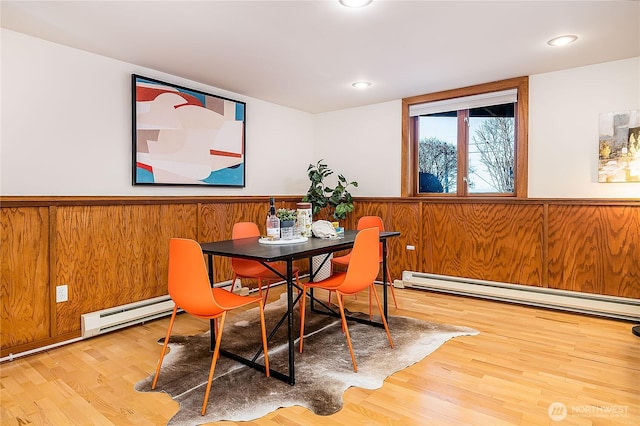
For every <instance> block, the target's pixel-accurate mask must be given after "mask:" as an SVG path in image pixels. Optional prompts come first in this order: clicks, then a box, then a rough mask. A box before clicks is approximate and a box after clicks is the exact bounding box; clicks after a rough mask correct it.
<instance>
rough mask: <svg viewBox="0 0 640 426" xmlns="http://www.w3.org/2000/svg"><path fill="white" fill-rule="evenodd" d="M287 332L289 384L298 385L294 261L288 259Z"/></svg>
mask: <svg viewBox="0 0 640 426" xmlns="http://www.w3.org/2000/svg"><path fill="white" fill-rule="evenodd" d="M287 316H288V318H287V331H288V335H289V384H290V385H294V384H295V383H296V375H295V356H294V339H293V260H292V259H287Z"/></svg>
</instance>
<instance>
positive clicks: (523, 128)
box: [400, 76, 529, 198]
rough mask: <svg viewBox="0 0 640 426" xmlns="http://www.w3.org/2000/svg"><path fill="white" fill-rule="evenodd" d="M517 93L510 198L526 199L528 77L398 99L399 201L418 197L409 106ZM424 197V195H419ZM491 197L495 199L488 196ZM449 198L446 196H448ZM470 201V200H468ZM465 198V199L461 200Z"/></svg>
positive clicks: (415, 158)
mask: <svg viewBox="0 0 640 426" xmlns="http://www.w3.org/2000/svg"><path fill="white" fill-rule="evenodd" d="M507 89H518V102H517V112H516V123H515V124H516V141H517V142H516V146H515V168H516V170H515V178H516V187H515V188H514V194H513V196H514V197H515V198H527V196H528V192H527V191H528V179H527V177H528V153H529V148H528V127H529V77H526V76H525V77H516V78H512V79H508V80H501V81H495V82H492V83H486V84H478V85H475V86H469V87H463V88H460V89H452V90H445V91H442V92H437V93H429V94H426V95H418V96H412V97H409V98H404V99H402V162H401V181H402V182H401V191H400V194H401V196H402V197H416V196H418V195H419V194H418V175H417V173H416V172H415V170H417V169H418V167H417V161H418V152H417V147H416V146H414V144H413V143H411V141H412V139H413V138H412V135H414V134H415V132H416V131H417V129H415V126H414V125H413V124H412V123H414V120H412V119H411V118H410V117H409V106H410V105H414V104H420V103H425V102H434V101H439V100H443V99H450V98H459V97H462V96H470V95H477V94H481V93H488V92H496V91H498V90H507ZM423 196H424V195H423ZM453 196H454V197H457V195H453ZM473 196H474V197H476V196H477V197H485V198H486V197H487V195H473ZM491 196H498V194H492V195H491ZM448 197H450V196H448ZM469 197H470V196H469ZM464 198H468V197H464Z"/></svg>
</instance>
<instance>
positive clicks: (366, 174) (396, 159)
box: [314, 100, 402, 197]
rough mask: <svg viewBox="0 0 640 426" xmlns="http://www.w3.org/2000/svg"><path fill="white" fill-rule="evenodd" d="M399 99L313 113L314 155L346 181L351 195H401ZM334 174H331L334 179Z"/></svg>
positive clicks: (400, 106)
mask: <svg viewBox="0 0 640 426" xmlns="http://www.w3.org/2000/svg"><path fill="white" fill-rule="evenodd" d="M401 139H402V101H401V100H397V101H391V102H384V103H380V104H375V105H369V106H365V107H360V108H351V109H346V110H341V111H334V112H328V113H324V114H318V115H317V116H316V134H315V151H314V153H315V157H316V158H317V159H321V158H322V159H324V160H325V162H326V163H327V165H328V166H329V167H330V168H331V169H332V170H333V171H334V172H335V173H334V174H335V175H336V176H337V174H343V175H344V177H345V178H347V180H348V181H349V182H351V181H356V182H358V188H357V189H353V190H352V189H351V188H350V189H349V191H350V192H351V193H352V194H353V195H358V196H362V197H364V196H367V197H373V196H378V197H398V196H400V163H401V143H402V140H401ZM336 176H332V178H333V180H329V182H330V183H331V182H334V181H335V180H336V179H335V178H336Z"/></svg>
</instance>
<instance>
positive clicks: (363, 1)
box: [338, 0, 372, 7]
mask: <svg viewBox="0 0 640 426" xmlns="http://www.w3.org/2000/svg"><path fill="white" fill-rule="evenodd" d="M338 1H339V2H340V4H341V5H343V6H346V7H365V6H367V5H368V4H369V3H371V1H372V0H338Z"/></svg>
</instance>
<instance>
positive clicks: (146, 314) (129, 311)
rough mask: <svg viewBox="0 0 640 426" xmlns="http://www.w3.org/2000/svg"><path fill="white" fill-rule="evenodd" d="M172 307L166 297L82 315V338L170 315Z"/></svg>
mask: <svg viewBox="0 0 640 426" xmlns="http://www.w3.org/2000/svg"><path fill="white" fill-rule="evenodd" d="M173 307H174V303H173V300H171V297H169V296H168V295H167V296H159V297H154V298H151V299H146V300H141V301H139V302H134V303H129V304H126V305H121V306H116V307H113V308H108V309H103V310H101V311H96V312H90V313H88V314H83V315H81V316H80V318H81V322H82V338H89V337H92V336H96V335H98V334H102V333H108V332H110V331H114V330H118V329H120V328H124V327H129V326H131V325H135V324H140V323H143V322H146V321H151V320H153V319H156V318H161V317H164V316H167V315H171V312H172V311H173Z"/></svg>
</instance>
